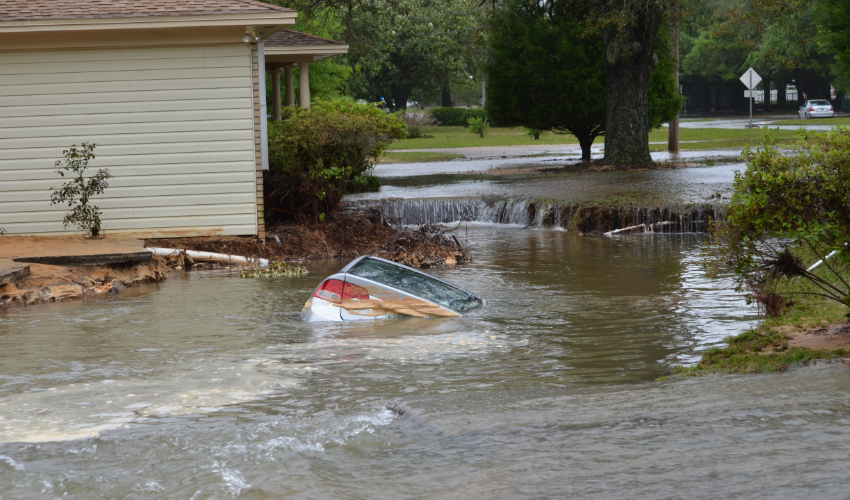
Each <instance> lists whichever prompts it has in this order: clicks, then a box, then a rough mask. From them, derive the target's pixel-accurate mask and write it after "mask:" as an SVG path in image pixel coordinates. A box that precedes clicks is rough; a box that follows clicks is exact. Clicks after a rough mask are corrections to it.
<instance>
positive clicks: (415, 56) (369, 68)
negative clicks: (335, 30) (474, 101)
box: [345, 0, 487, 110]
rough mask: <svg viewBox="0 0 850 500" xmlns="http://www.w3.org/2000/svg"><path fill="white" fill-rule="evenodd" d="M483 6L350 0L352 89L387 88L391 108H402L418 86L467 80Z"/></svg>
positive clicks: (475, 59)
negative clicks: (359, 0)
mask: <svg viewBox="0 0 850 500" xmlns="http://www.w3.org/2000/svg"><path fill="white" fill-rule="evenodd" d="M486 12H487V11H486V7H483V6H481V5H479V3H478V0H443V1H440V0H374V1H370V2H368V3H366V2H362V3H356V4H354V3H352V4H350V5H349V10H348V12H347V14H346V21H345V22H346V28H345V40H346V42H347V43H348V44H349V46H350V53H349V58H350V61H351V63H352V64H353V66H354V68H355V75H354V78H353V81H352V91H353V93H354V94H355V95H357V96H360V97H366V98H370V100H377V98H378V97H382V96H384V94H383V93H384V92H386V91H389V92H388V101H390V102H391V104H392V107H393V109H396V110H398V109H406V108H407V101H408V100H409V98H410V95H411V92H412V91H413V89H414V88H416V87H429V88H440V87H441V86H443V85H444V84H445V82H447V81H448V82H450V83H455V84H458V85H468V84H469V81H470V78H469V75H470V74H474V73H477V71H478V67H479V66H480V63H481V58H482V57H483V54H482V53H481V51H480V50H478V46H479V45H480V43H481V40H482V36H483V34H484V32H483V29H482V28H483V20H484V16H485V15H486Z"/></svg>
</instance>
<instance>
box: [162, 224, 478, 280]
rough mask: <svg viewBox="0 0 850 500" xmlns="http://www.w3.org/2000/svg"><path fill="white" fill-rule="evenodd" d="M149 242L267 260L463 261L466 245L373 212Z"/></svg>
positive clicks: (429, 227) (430, 264) (432, 264)
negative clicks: (252, 234) (259, 231)
mask: <svg viewBox="0 0 850 500" xmlns="http://www.w3.org/2000/svg"><path fill="white" fill-rule="evenodd" d="M145 243H146V244H147V246H149V247H154V246H158V247H166V248H179V249H184V250H200V251H205V252H216V253H225V254H232V255H242V256H245V257H251V258H264V259H269V260H279V261H289V260H321V259H353V258H355V257H359V256H360V255H367V254H368V255H376V256H378V257H383V258H385V259H389V260H392V261H395V262H399V263H402V264H405V265H409V266H415V267H423V268H428V267H435V266H443V265H455V264H464V263H468V262H471V261H472V258H471V256H470V255H469V251H468V250H467V249H466V248H465V247H463V246H462V245H461V244H460V242H459V241H458V240H457V238H455V237H453V235H452V234H451V233H448V232H446V230H445V229H444V228H442V227H441V226H436V225H423V226H421V227H420V228H419V229H406V228H397V227H391V226H388V225H385V224H382V223H381V218H380V217H379V216H378V215H376V214H371V216H370V214H366V215H356V216H348V217H340V218H338V219H336V220H333V221H328V222H320V223H311V224H304V225H296V224H281V225H277V226H271V227H268V228H267V229H266V240H265V242H263V241H261V240H260V239H259V238H244V237H238V236H217V237H216V236H213V237H200V238H168V239H150V240H146V242H145Z"/></svg>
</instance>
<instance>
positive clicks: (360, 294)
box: [342, 283, 369, 300]
mask: <svg viewBox="0 0 850 500" xmlns="http://www.w3.org/2000/svg"><path fill="white" fill-rule="evenodd" d="M343 290H344V291H343V292H342V300H349V299H364V300H365V299H368V298H369V291H368V290H366V289H365V288H363V287H362V286H360V285H353V284H351V283H346V284H345V288H344V289H343Z"/></svg>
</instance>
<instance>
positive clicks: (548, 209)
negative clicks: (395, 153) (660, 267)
mask: <svg viewBox="0 0 850 500" xmlns="http://www.w3.org/2000/svg"><path fill="white" fill-rule="evenodd" d="M348 207H349V209H350V210H353V211H364V210H366V209H368V208H372V207H378V208H380V211H381V213H382V214H383V217H384V218H385V219H386V220H387V221H389V222H392V223H395V224H404V225H419V224H447V223H452V222H460V221H468V222H483V223H490V224H515V225H521V226H523V227H534V228H552V229H566V230H574V231H578V232H582V233H593V232H606V231H612V230H617V229H621V228H627V227H632V226H643V229H644V230H645V231H651V232H661V233H671V232H672V233H701V232H706V230H707V227H708V222H709V220H710V219H714V218H719V219H723V218H724V216H725V212H724V210H723V208H722V207H720V206H716V207H715V206H710V205H707V206H701V207H693V206H690V207H688V206H683V207H664V208H649V207H605V206H600V205H565V204H562V203H557V202H552V201H539V200H533V199H530V198H514V197H484V198H414V199H410V198H404V199H402V198H386V199H382V200H363V201H354V202H350V203H349V205H348Z"/></svg>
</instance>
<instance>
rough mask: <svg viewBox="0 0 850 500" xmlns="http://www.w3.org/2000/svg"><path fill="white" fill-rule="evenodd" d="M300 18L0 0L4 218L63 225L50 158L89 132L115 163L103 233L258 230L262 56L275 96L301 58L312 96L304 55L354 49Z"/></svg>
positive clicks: (165, 5)
mask: <svg viewBox="0 0 850 500" xmlns="http://www.w3.org/2000/svg"><path fill="white" fill-rule="evenodd" d="M295 18H296V12H295V11H293V10H290V9H286V8H283V7H277V6H274V5H269V4H265V3H262V2H257V1H253V0H0V228H4V229H5V230H6V232H7V233H9V234H38V233H44V234H51V233H54V234H55V233H62V232H64V231H65V229H64V228H63V225H62V219H63V217H64V214H65V213H66V211H67V210H68V207H67V206H60V205H53V206H51V205H50V192H51V188H58V187H60V186H61V185H62V183H63V181H64V180H65V179H63V178H62V177H60V176H59V175H57V174H56V172H55V170H56V169H55V167H54V163H55V162H56V160H58V159H60V158H61V157H62V152H63V150H65V149H67V148H68V147H69V146H71V145H74V144H76V145H79V144H81V143H82V142H91V143H95V144H97V148H96V150H95V154H96V155H97V157H96V159H95V160H94V161H92V163H91V164H90V168H93V169H95V170H96V169H98V168H108V169H109V171H110V173H111V174H112V175H113V176H114V178H113V179H111V180H110V181H109V188H108V189H107V190H106V192H105V193H104V194H103V195H100V196H98V197H97V198H96V200H95V203H96V204H97V205H98V206H99V207H100V208H101V210H102V211H103V215H102V219H103V230H104V231H105V232H107V233H108V234H127V235H132V236H137V237H165V236H198V235H259V236H263V235H264V223H263V201H262V200H263V197H262V188H263V185H262V169H263V166H264V164H265V165H266V168H267V151H266V149H265V148H266V117H267V111H266V104H265V101H266V99H265V89H266V86H265V75H266V65H268V66H269V68H270V69H271V70H272V72H271V74H272V75H273V77H274V80H275V82H276V84H277V86H276V89H277V97H276V98H275V99H274V100H273V102H274V103H275V105H276V106H278V107H279V105H280V72H281V71H284V72H285V75H288V78H287V80H286V82H288V83H289V85H288V87H287V88H288V89H289V90H288V93H287V96H289V95H290V94H292V90H291V89H292V77H291V75H292V71H291V69H292V67H293V64H299V65H301V68H302V69H301V70H300V72H299V73H300V75H301V82H302V89H306V91H302V102H303V103H304V104H305V105H309V85H303V83H305V82H307V80H306V78H309V69H308V67H309V66H308V65H309V63H310V62H313V61H317V60H321V59H322V58H325V57H330V56H332V55H336V54H342V53H345V52H347V49H348V47H347V46H346V45H344V44H340V43H339V42H334V41H331V40H325V39H322V38H319V37H313V36H310V35H305V34H302V33H298V32H294V31H292V30H289V29H286V28H287V27H288V26H291V25H292V24H293V23H294V22H295ZM278 33H279V35H276V34H278ZM304 92H306V94H304ZM304 97H306V99H304ZM286 102H288V103H289V104H293V103H294V100H293V99H292V98H290V97H287V99H286ZM71 230H72V229H71V228H69V229H68V231H71Z"/></svg>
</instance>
